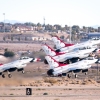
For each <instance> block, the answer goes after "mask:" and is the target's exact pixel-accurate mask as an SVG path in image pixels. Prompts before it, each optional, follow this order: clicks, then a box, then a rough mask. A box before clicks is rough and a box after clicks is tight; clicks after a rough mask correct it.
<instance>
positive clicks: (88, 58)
mask: <svg viewBox="0 0 100 100" xmlns="http://www.w3.org/2000/svg"><path fill="white" fill-rule="evenodd" d="M93 59H95V57H87V58H84V60H93Z"/></svg>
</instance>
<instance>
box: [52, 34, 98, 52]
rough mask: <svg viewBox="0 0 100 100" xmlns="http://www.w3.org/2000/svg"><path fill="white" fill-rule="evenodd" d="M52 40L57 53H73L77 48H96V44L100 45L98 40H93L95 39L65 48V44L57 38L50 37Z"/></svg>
mask: <svg viewBox="0 0 100 100" xmlns="http://www.w3.org/2000/svg"><path fill="white" fill-rule="evenodd" d="M52 40H53V42H54V44H55V45H56V48H57V50H56V51H57V52H70V51H75V50H77V49H78V48H81V47H87V46H90V47H94V48H97V44H99V43H100V39H99V38H95V39H91V40H88V41H85V42H82V43H78V44H75V45H71V46H66V43H65V42H63V41H62V40H61V39H59V38H58V37H57V36H54V37H52Z"/></svg>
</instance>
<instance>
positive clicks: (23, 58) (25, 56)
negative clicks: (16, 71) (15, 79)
mask: <svg viewBox="0 0 100 100" xmlns="http://www.w3.org/2000/svg"><path fill="white" fill-rule="evenodd" d="M23 59H29V57H26V56H25V57H21V58H19V60H23Z"/></svg>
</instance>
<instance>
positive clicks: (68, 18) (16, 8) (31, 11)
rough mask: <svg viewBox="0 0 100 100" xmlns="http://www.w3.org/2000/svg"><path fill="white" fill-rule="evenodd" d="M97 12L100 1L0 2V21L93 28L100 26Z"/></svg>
mask: <svg viewBox="0 0 100 100" xmlns="http://www.w3.org/2000/svg"><path fill="white" fill-rule="evenodd" d="M99 10H100V0H0V21H4V17H5V21H6V20H17V21H20V22H33V23H35V24H36V23H38V22H39V23H41V24H43V23H44V20H43V19H44V18H45V24H51V25H54V24H59V25H62V26H64V25H69V26H72V25H79V26H93V25H100V11H99ZM3 13H5V16H4V15H3Z"/></svg>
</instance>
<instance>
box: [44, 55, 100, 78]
mask: <svg viewBox="0 0 100 100" xmlns="http://www.w3.org/2000/svg"><path fill="white" fill-rule="evenodd" d="M46 60H47V62H48V63H49V66H50V69H49V70H48V71H47V74H48V75H49V76H59V75H63V73H67V75H68V77H70V75H69V73H70V72H71V73H73V74H74V75H75V78H76V77H77V73H78V72H80V71H81V72H82V73H87V72H88V69H89V68H90V67H91V65H92V64H93V63H99V60H98V59H96V58H95V57H87V58H85V59H83V60H82V61H78V62H75V63H72V64H62V63H59V62H58V61H56V60H55V59H54V58H53V57H51V56H46Z"/></svg>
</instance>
